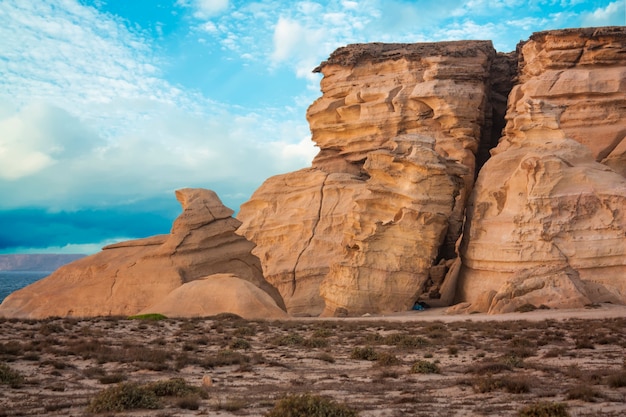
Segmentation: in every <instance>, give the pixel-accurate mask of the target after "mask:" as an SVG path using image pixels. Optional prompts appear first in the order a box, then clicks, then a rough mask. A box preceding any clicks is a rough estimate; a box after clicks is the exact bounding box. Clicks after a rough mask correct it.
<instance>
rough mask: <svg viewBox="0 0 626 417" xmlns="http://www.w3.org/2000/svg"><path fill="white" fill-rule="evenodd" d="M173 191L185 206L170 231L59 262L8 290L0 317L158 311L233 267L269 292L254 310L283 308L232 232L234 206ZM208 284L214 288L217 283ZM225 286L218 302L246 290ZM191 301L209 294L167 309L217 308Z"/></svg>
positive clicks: (198, 193)
mask: <svg viewBox="0 0 626 417" xmlns="http://www.w3.org/2000/svg"><path fill="white" fill-rule="evenodd" d="M176 198H177V199H178V201H179V202H180V203H181V205H182V207H183V212H182V214H181V215H180V216H179V217H178V218H177V219H176V220H175V222H174V224H173V226H172V230H171V233H170V234H169V235H161V236H154V237H150V238H146V239H139V240H133V241H127V242H122V243H118V244H115V245H110V246H107V247H105V248H104V249H103V250H102V251H101V252H99V253H97V254H95V255H92V256H88V257H85V258H82V259H79V260H77V261H75V262H73V263H71V264H68V265H66V266H64V267H61V268H60V269H58V270H57V271H56V272H54V273H53V274H52V275H50V276H48V277H46V278H45V279H43V280H41V281H38V282H36V283H34V284H32V285H29V286H28V287H26V288H23V289H21V290H19V291H16V292H14V293H13V294H11V295H9V296H8V297H7V298H6V299H5V300H4V302H3V303H2V304H1V305H0V316H4V317H26V318H43V317H49V316H61V317H63V316H78V317H89V316H103V315H129V314H137V313H138V312H140V311H142V310H151V311H152V312H159V313H160V311H155V310H154V308H151V306H153V305H155V304H158V303H160V302H162V300H163V299H164V298H166V297H167V296H168V295H169V294H170V293H172V292H175V291H180V290H179V289H180V288H181V286H182V287H184V286H185V285H187V284H189V283H192V282H195V281H196V280H209V281H210V280H211V279H212V277H215V278H219V279H221V280H223V279H222V276H221V275H215V274H231V275H232V276H234V277H237V279H239V280H244V281H246V282H247V283H249V284H251V285H254V286H255V287H257V288H258V289H259V291H262V292H264V293H266V294H268V298H269V299H270V300H272V301H273V302H274V308H272V309H269V310H268V309H260V310H258V311H257V315H256V317H264V315H269V316H271V317H275V316H276V315H277V314H279V313H277V312H276V310H280V308H279V307H282V308H284V303H283V301H282V298H281V296H280V294H279V293H278V291H277V290H276V289H275V288H274V287H272V286H271V285H270V284H268V283H267V281H265V279H264V278H263V275H262V271H261V265H260V263H259V260H258V259H257V258H256V257H255V256H253V255H252V254H251V250H252V247H253V246H254V244H253V243H251V242H249V241H247V240H246V239H245V238H243V237H241V236H239V235H237V234H235V230H236V229H237V228H238V227H239V225H240V224H241V223H240V222H239V221H238V220H236V219H234V218H232V217H231V216H232V214H233V211H232V210H230V209H229V208H227V207H225V206H224V205H223V204H222V202H221V201H220V200H219V198H218V197H217V195H216V194H215V193H214V192H212V191H209V190H202V189H183V190H178V191H176ZM233 279H235V278H233ZM231 282H232V280H231ZM203 283H204V287H206V286H207V285H206V282H204V281H203ZM246 285H247V284H246ZM238 287H240V286H235V287H233V288H238ZM185 288H186V287H185ZM210 288H212V289H214V290H215V291H218V289H216V287H215V286H213V287H210ZM229 288H230V287H228V286H227V287H224V288H222V289H221V290H219V291H220V292H219V297H220V298H222V299H223V300H224V302H226V300H231V301H233V303H234V302H235V301H236V300H238V299H241V301H240V302H245V295H246V294H243V293H240V292H237V291H230V290H229ZM205 293H206V290H205ZM193 302H206V303H209V304H210V303H212V301H211V298H206V299H205V301H202V300H201V299H193V300H191V299H190V300H188V302H187V303H183V304H179V305H178V312H176V311H175V310H172V309H171V308H170V310H168V312H170V313H171V314H172V315H181V316H185V315H187V313H186V311H187V310H188V311H205V310H206V311H215V309H214V308H212V306H194V305H193V304H192V303H193Z"/></svg>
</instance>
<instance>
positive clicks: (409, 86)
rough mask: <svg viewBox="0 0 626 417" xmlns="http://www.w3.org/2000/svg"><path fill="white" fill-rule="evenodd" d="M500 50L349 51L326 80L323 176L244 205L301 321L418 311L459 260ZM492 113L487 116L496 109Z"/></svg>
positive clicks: (260, 193) (321, 105) (316, 107)
mask: <svg viewBox="0 0 626 417" xmlns="http://www.w3.org/2000/svg"><path fill="white" fill-rule="evenodd" d="M495 59H496V53H495V51H494V50H493V47H492V46H491V43H490V42H484V41H467V42H445V43H436V44H364V45H350V46H348V47H345V48H340V49H338V50H337V51H336V52H334V53H333V54H332V55H331V57H330V58H329V60H328V61H326V62H324V63H322V65H321V66H320V67H319V68H318V69H317V71H321V72H322V73H323V74H324V78H323V80H322V82H321V87H322V93H323V95H322V97H321V98H319V99H318V100H317V101H316V102H315V103H313V105H311V107H310V108H309V110H308V113H307V118H308V120H309V123H310V125H311V131H312V134H313V140H314V141H315V142H316V144H317V145H318V146H319V147H320V152H319V154H318V155H317V157H316V158H315V160H314V161H313V166H312V168H309V169H305V170H301V171H297V172H295V173H290V174H286V175H281V176H277V177H274V178H271V179H269V180H268V181H266V182H265V183H264V184H263V185H262V186H261V187H260V188H259V189H258V190H257V191H256V192H255V193H254V195H253V196H252V198H251V199H250V201H249V202H247V203H245V204H244V205H243V206H242V207H241V211H240V213H239V215H238V218H239V219H240V220H241V221H242V226H241V227H240V229H239V233H241V234H243V235H244V236H246V237H247V238H248V239H249V240H251V241H253V242H254V243H256V245H257V246H256V248H255V249H254V252H253V253H255V254H256V255H257V256H258V257H259V259H260V260H261V263H262V265H263V270H264V275H265V277H266V279H267V280H268V281H269V282H270V283H272V284H273V285H275V286H276V287H277V288H278V290H279V291H280V293H281V295H282V296H283V298H284V299H285V303H286V305H287V310H288V312H289V313H290V314H293V315H318V314H320V313H323V314H325V315H343V314H349V315H353V314H361V313H365V312H389V311H399V310H406V309H409V308H410V307H411V306H412V305H413V303H414V302H415V301H416V300H417V298H418V296H420V295H421V294H422V293H423V292H425V291H429V290H432V292H433V293H435V292H437V289H436V288H435V289H430V288H429V283H430V282H431V281H432V280H431V277H430V270H431V268H432V267H433V266H435V264H437V263H439V261H440V259H443V260H444V262H443V265H444V266H445V265H446V263H445V259H451V258H454V257H455V251H454V246H455V242H456V240H457V239H458V237H459V236H460V233H461V226H462V221H463V210H464V205H465V201H466V199H467V196H468V193H469V191H470V189H471V186H472V184H473V181H474V174H475V169H476V163H475V154H476V153H477V151H478V148H479V143H480V140H481V137H482V136H483V135H486V136H487V135H490V133H491V132H489V133H486V132H483V127H484V126H485V125H486V124H488V122H487V120H486V119H488V118H489V117H490V116H491V110H492V109H491V107H490V106H491V104H490V102H489V97H490V93H491V91H490V90H491V88H490V86H491V85H490V82H489V80H490V69H491V65H492V63H493V62H494V60H495ZM487 109H488V111H487Z"/></svg>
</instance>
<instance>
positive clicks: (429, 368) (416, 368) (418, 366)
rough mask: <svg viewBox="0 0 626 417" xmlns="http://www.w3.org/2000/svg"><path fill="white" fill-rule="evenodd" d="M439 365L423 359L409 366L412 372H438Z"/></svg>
mask: <svg viewBox="0 0 626 417" xmlns="http://www.w3.org/2000/svg"><path fill="white" fill-rule="evenodd" d="M439 372H440V371H439V367H438V366H437V364H436V363H433V362H430V361H424V360H418V361H416V362H415V363H413V366H411V373H412V374H438V373H439Z"/></svg>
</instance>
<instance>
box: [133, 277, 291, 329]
mask: <svg viewBox="0 0 626 417" xmlns="http://www.w3.org/2000/svg"><path fill="white" fill-rule="evenodd" d="M149 313H160V314H164V315H166V316H167V317H208V316H215V315H218V314H221V313H232V314H236V315H238V316H240V317H243V318H244V319H259V318H263V319H284V318H286V317H287V313H286V312H285V311H284V310H282V309H281V308H279V307H278V305H276V300H274V299H273V298H272V297H270V295H269V294H268V293H267V292H265V291H263V290H262V289H261V288H259V287H257V286H256V285H254V284H252V283H251V282H249V281H246V280H243V279H241V278H238V277H236V276H235V275H232V274H213V275H209V276H208V277H205V278H200V279H196V280H193V281H190V282H187V283H185V284H183V285H181V286H180V287H178V288H176V289H174V290H173V291H172V292H170V293H169V294H167V295H166V296H165V298H163V299H161V300H159V301H157V302H156V303H155V304H153V305H151V306H150V307H148V308H146V309H144V310H142V311H140V312H139V314H149Z"/></svg>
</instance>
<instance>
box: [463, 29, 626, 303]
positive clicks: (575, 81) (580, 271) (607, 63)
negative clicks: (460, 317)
mask: <svg viewBox="0 0 626 417" xmlns="http://www.w3.org/2000/svg"><path fill="white" fill-rule="evenodd" d="M519 52H520V57H519V62H520V77H519V84H518V85H516V86H515V87H514V88H513V91H512V92H511V95H510V97H509V108H508V111H507V121H508V123H507V125H506V129H505V136H504V137H503V138H502V140H501V141H500V144H499V145H498V147H497V148H495V149H494V150H492V154H493V156H492V158H491V159H490V160H489V161H488V162H487V163H486V164H485V166H484V167H483V168H482V170H481V171H480V175H479V177H478V180H477V183H476V187H475V189H474V192H473V196H472V198H471V201H470V203H469V205H468V209H467V221H466V225H467V226H466V230H465V233H464V236H463V243H462V245H461V254H462V264H463V266H462V268H461V272H460V276H459V278H458V280H459V281H458V292H457V295H456V299H457V300H458V301H463V302H465V304H464V305H463V306H462V307H461V308H459V309H461V310H462V309H465V310H467V311H489V312H491V313H501V312H508V311H514V310H515V309H516V308H518V307H520V305H523V304H533V305H535V306H539V305H540V304H544V305H546V306H548V307H564V306H569V307H582V306H583V305H585V304H589V303H593V302H613V303H624V302H626V178H625V177H624V175H625V173H626V171H625V170H626V157H625V155H626V154H625V153H624V149H623V148H624V147H625V146H626V139H625V136H626V29H625V28H600V29H580V30H561V31H550V32H541V33H537V34H534V35H533V36H532V37H531V39H530V40H529V41H528V42H526V43H524V44H522V45H521V47H520V48H519Z"/></svg>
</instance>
